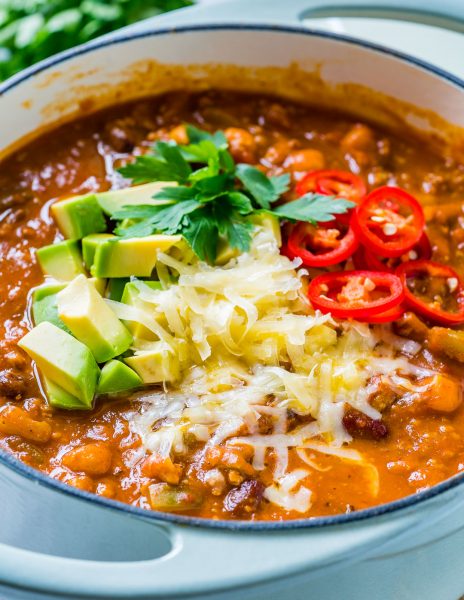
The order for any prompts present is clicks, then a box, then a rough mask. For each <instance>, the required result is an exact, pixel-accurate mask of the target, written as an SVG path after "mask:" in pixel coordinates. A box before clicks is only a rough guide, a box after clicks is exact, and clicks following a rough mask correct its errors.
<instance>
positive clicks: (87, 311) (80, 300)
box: [57, 275, 132, 362]
mask: <svg viewBox="0 0 464 600" xmlns="http://www.w3.org/2000/svg"><path fill="white" fill-rule="evenodd" d="M57 301H58V316H59V318H60V319H61V320H62V321H63V323H64V324H65V325H66V326H67V327H68V328H69V329H70V330H71V332H72V334H73V335H74V336H75V337H76V338H77V339H78V340H80V341H81V342H82V343H84V344H85V345H86V346H87V347H88V348H90V350H91V352H92V354H93V355H94V357H95V359H96V361H97V362H106V361H107V360H109V359H111V358H114V357H115V356H119V355H120V354H122V353H123V352H125V351H126V350H127V349H128V348H129V346H130V345H131V343H132V335H131V333H130V331H128V330H127V329H126V327H124V325H123V324H122V323H121V321H120V320H119V319H118V317H117V316H116V315H115V314H114V312H113V311H112V310H111V308H110V307H109V306H108V304H107V303H106V302H105V300H104V299H103V298H102V297H101V296H100V294H99V293H98V292H97V290H96V289H95V287H94V286H93V285H92V284H91V283H89V282H88V280H87V279H86V278H85V277H84V276H83V275H80V276H79V277H76V279H74V280H73V281H72V282H71V283H69V284H68V285H67V286H66V287H65V288H64V290H63V291H61V292H59V293H58V296H57Z"/></svg>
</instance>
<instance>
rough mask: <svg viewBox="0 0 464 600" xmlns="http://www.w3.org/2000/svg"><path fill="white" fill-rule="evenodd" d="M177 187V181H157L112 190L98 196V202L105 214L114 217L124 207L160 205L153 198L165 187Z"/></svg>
mask: <svg viewBox="0 0 464 600" xmlns="http://www.w3.org/2000/svg"><path fill="white" fill-rule="evenodd" d="M173 185H177V183H176V182H175V181H156V182H154V183H145V184H143V185H137V186H135V187H130V188H124V189H123V190H110V191H109V192H101V193H99V194H97V195H96V196H97V202H98V204H99V205H100V208H101V209H102V210H103V212H104V213H105V214H106V215H108V216H109V217H112V216H113V215H114V213H116V212H117V211H118V210H121V208H123V206H136V205H137V204H159V202H160V201H159V200H154V198H153V196H154V195H155V194H157V193H158V192H159V191H161V190H162V189H163V188H165V187H171V186H173Z"/></svg>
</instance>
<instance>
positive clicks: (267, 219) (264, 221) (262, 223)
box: [249, 213, 282, 248]
mask: <svg viewBox="0 0 464 600" xmlns="http://www.w3.org/2000/svg"><path fill="white" fill-rule="evenodd" d="M249 219H250V221H251V222H252V223H253V224H254V225H257V226H258V227H262V228H263V229H267V230H268V231H270V232H271V233H272V235H273V236H274V237H275V239H276V240H277V245H278V246H279V248H280V246H282V234H281V232H280V222H279V219H278V218H277V217H274V216H273V215H269V214H267V213H255V214H252V215H250V217H249Z"/></svg>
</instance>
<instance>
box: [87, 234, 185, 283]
mask: <svg viewBox="0 0 464 600" xmlns="http://www.w3.org/2000/svg"><path fill="white" fill-rule="evenodd" d="M181 240H182V236H180V235H161V234H160V235H148V236H147V237H143V238H128V239H120V238H117V237H116V236H113V238H112V239H108V240H106V241H104V242H103V243H101V244H98V246H97V248H96V251H95V256H94V262H93V265H92V267H91V269H90V272H91V273H92V275H93V276H94V277H108V278H113V277H132V276H133V277H150V275H151V274H152V271H153V269H154V268H155V265H156V260H157V254H158V251H159V250H160V251H161V252H166V251H167V250H169V249H170V248H171V247H172V246H174V245H176V244H179V243H180V242H181Z"/></svg>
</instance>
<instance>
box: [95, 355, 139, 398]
mask: <svg viewBox="0 0 464 600" xmlns="http://www.w3.org/2000/svg"><path fill="white" fill-rule="evenodd" d="M142 385H143V381H142V380H141V378H140V377H139V376H138V375H137V373H136V372H135V371H134V370H133V369H131V368H130V367H128V366H127V365H125V364H124V363H123V362H121V361H119V360H110V362H107V363H106V365H105V366H104V367H103V368H102V372H101V375H100V380H99V382H98V386H97V394H116V393H118V392H125V391H127V390H132V389H134V388H137V387H140V386H142Z"/></svg>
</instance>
